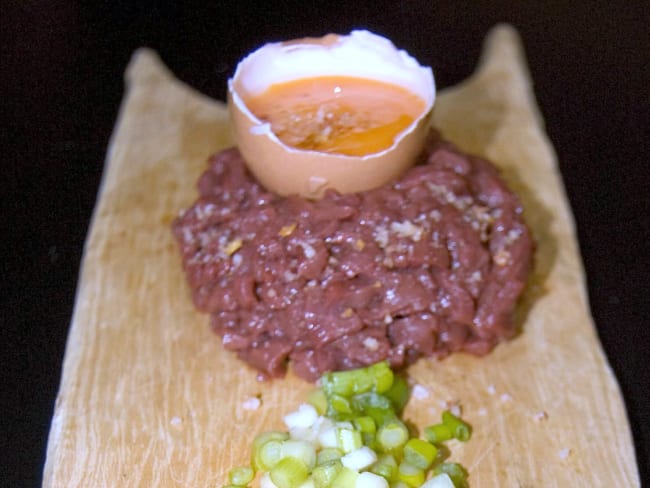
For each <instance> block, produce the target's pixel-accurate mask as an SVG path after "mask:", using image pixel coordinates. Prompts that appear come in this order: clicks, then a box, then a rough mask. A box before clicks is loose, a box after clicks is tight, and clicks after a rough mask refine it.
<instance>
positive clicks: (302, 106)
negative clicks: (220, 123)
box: [245, 76, 425, 156]
mask: <svg viewBox="0 0 650 488" xmlns="http://www.w3.org/2000/svg"><path fill="white" fill-rule="evenodd" d="M245 103H246V105H247V106H248V108H249V109H250V110H251V112H253V114H255V116H256V117H257V118H258V119H260V120H262V121H265V122H269V123H270V124H271V129H272V131H273V132H274V133H275V134H276V135H277V136H278V138H279V139H280V140H281V141H282V142H284V143H285V144H287V145H289V146H293V147H296V148H299V149H307V150H313V151H321V152H326V153H336V154H345V155H348V156H363V155H367V154H373V153H376V152H379V151H382V150H384V149H388V148H389V147H390V146H392V144H393V142H394V140H395V137H396V136H397V135H398V134H399V133H401V132H402V131H403V130H404V129H406V128H407V127H408V126H409V125H410V124H411V123H412V122H413V121H414V120H415V119H416V118H417V117H419V116H420V115H421V114H422V112H423V110H424V108H425V102H424V100H423V99H422V98H420V97H419V96H417V95H416V94H414V93H412V92H410V91H409V90H408V89H406V88H403V87H401V86H398V85H392V84H390V83H385V82H382V81H376V80H369V79H365V78H355V77H345V76H323V77H318V78H303V79H298V80H292V81H288V82H283V83H277V84H274V85H271V86H270V87H269V88H267V89H266V90H265V91H264V92H262V93H261V94H259V95H256V96H252V97H250V98H247V99H246V100H245Z"/></svg>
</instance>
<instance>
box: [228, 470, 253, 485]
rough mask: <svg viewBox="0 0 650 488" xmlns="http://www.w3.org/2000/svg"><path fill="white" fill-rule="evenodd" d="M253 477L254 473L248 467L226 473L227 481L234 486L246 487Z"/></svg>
mask: <svg viewBox="0 0 650 488" xmlns="http://www.w3.org/2000/svg"><path fill="white" fill-rule="evenodd" d="M254 477H255V471H253V468H252V467H250V466H238V467H236V468H232V469H231V470H230V471H229V472H228V480H229V481H230V484H231V485H235V486H246V485H247V484H248V483H250V482H251V481H253V478H254Z"/></svg>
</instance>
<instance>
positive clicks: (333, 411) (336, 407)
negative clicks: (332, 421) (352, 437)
mask: <svg viewBox="0 0 650 488" xmlns="http://www.w3.org/2000/svg"><path fill="white" fill-rule="evenodd" d="M329 401H330V404H329V406H330V408H329V409H328V413H329V414H330V415H332V416H337V415H338V414H342V413H344V414H345V413H352V405H351V404H350V400H349V399H348V398H346V397H344V396H341V395H336V394H335V395H332V396H330V397H329Z"/></svg>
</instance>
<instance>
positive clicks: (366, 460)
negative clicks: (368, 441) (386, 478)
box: [341, 446, 377, 471]
mask: <svg viewBox="0 0 650 488" xmlns="http://www.w3.org/2000/svg"><path fill="white" fill-rule="evenodd" d="M375 461H377V454H376V453H375V451H373V450H372V449H370V448H369V447H368V446H362V447H360V448H359V449H355V450H354V451H352V452H349V453H347V454H346V455H345V456H343V457H342V458H341V463H342V464H343V466H345V467H346V468H350V469H354V470H355V471H361V470H362V469H365V468H367V467H368V466H370V465H371V464H372V463H374V462H375Z"/></svg>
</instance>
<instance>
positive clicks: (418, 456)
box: [404, 438, 438, 469]
mask: <svg viewBox="0 0 650 488" xmlns="http://www.w3.org/2000/svg"><path fill="white" fill-rule="evenodd" d="M437 454H438V449H437V448H436V446H434V445H433V444H431V443H430V442H427V441H424V440H422V439H417V438H413V439H409V441H408V442H407V443H406V445H405V446H404V461H406V462H407V463H409V464H412V465H413V466H416V467H417V468H420V469H429V466H431V464H432V463H433V460H434V459H435V458H436V455H437Z"/></svg>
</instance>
